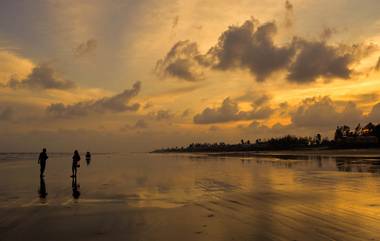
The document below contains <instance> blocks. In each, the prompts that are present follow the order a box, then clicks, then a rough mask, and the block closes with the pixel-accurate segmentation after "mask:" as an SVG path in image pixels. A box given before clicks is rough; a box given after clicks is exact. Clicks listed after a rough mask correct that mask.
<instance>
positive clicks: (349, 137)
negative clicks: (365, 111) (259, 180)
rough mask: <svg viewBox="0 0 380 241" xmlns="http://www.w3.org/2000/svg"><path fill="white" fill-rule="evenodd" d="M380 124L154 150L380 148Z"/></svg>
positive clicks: (229, 151)
mask: <svg viewBox="0 0 380 241" xmlns="http://www.w3.org/2000/svg"><path fill="white" fill-rule="evenodd" d="M379 140H380V124H377V125H375V124H373V123H368V124H367V125H365V126H364V127H361V126H360V124H358V125H357V126H356V128H354V129H351V128H350V127H349V126H346V125H344V126H337V128H336V130H335V135H334V139H332V140H329V139H328V138H327V137H324V138H322V136H321V135H320V134H316V135H315V136H314V137H310V136H308V137H297V136H292V135H286V136H282V137H276V138H270V139H265V140H262V139H256V140H255V142H253V143H252V142H251V141H250V140H243V139H242V140H241V141H240V143H235V144H227V143H224V142H219V143H191V144H189V145H187V146H181V147H178V146H176V147H168V148H161V149H157V150H154V151H152V153H255V152H270V151H308V152H319V153H320V152H326V151H328V150H330V151H337V150H347V149H362V150H369V149H375V150H377V149H379V148H380V141H379Z"/></svg>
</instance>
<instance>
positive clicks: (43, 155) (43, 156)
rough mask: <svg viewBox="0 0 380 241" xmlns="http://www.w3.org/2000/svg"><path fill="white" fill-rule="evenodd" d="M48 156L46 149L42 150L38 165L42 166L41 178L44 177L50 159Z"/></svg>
mask: <svg viewBox="0 0 380 241" xmlns="http://www.w3.org/2000/svg"><path fill="white" fill-rule="evenodd" d="M48 158H49V157H48V155H47V154H46V148H44V149H42V152H41V153H40V156H39V157H38V164H40V176H41V177H43V176H44V172H45V167H46V160H47V159H48Z"/></svg>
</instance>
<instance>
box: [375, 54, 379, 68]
mask: <svg viewBox="0 0 380 241" xmlns="http://www.w3.org/2000/svg"><path fill="white" fill-rule="evenodd" d="M375 70H377V71H379V70H380V57H379V59H378V60H377V64H376V66H375Z"/></svg>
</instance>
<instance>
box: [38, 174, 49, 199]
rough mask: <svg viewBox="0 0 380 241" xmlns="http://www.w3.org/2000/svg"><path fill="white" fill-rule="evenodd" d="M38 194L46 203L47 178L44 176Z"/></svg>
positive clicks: (41, 177)
mask: <svg viewBox="0 0 380 241" xmlns="http://www.w3.org/2000/svg"><path fill="white" fill-rule="evenodd" d="M38 194H39V196H40V199H41V201H45V199H46V196H47V192H46V184H45V178H44V177H43V176H40V188H39V189H38Z"/></svg>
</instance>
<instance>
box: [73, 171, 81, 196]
mask: <svg viewBox="0 0 380 241" xmlns="http://www.w3.org/2000/svg"><path fill="white" fill-rule="evenodd" d="M71 186H72V188H73V198H74V199H78V198H79V196H80V191H79V187H80V186H79V184H78V183H77V177H76V176H74V177H73V181H72V183H71Z"/></svg>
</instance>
